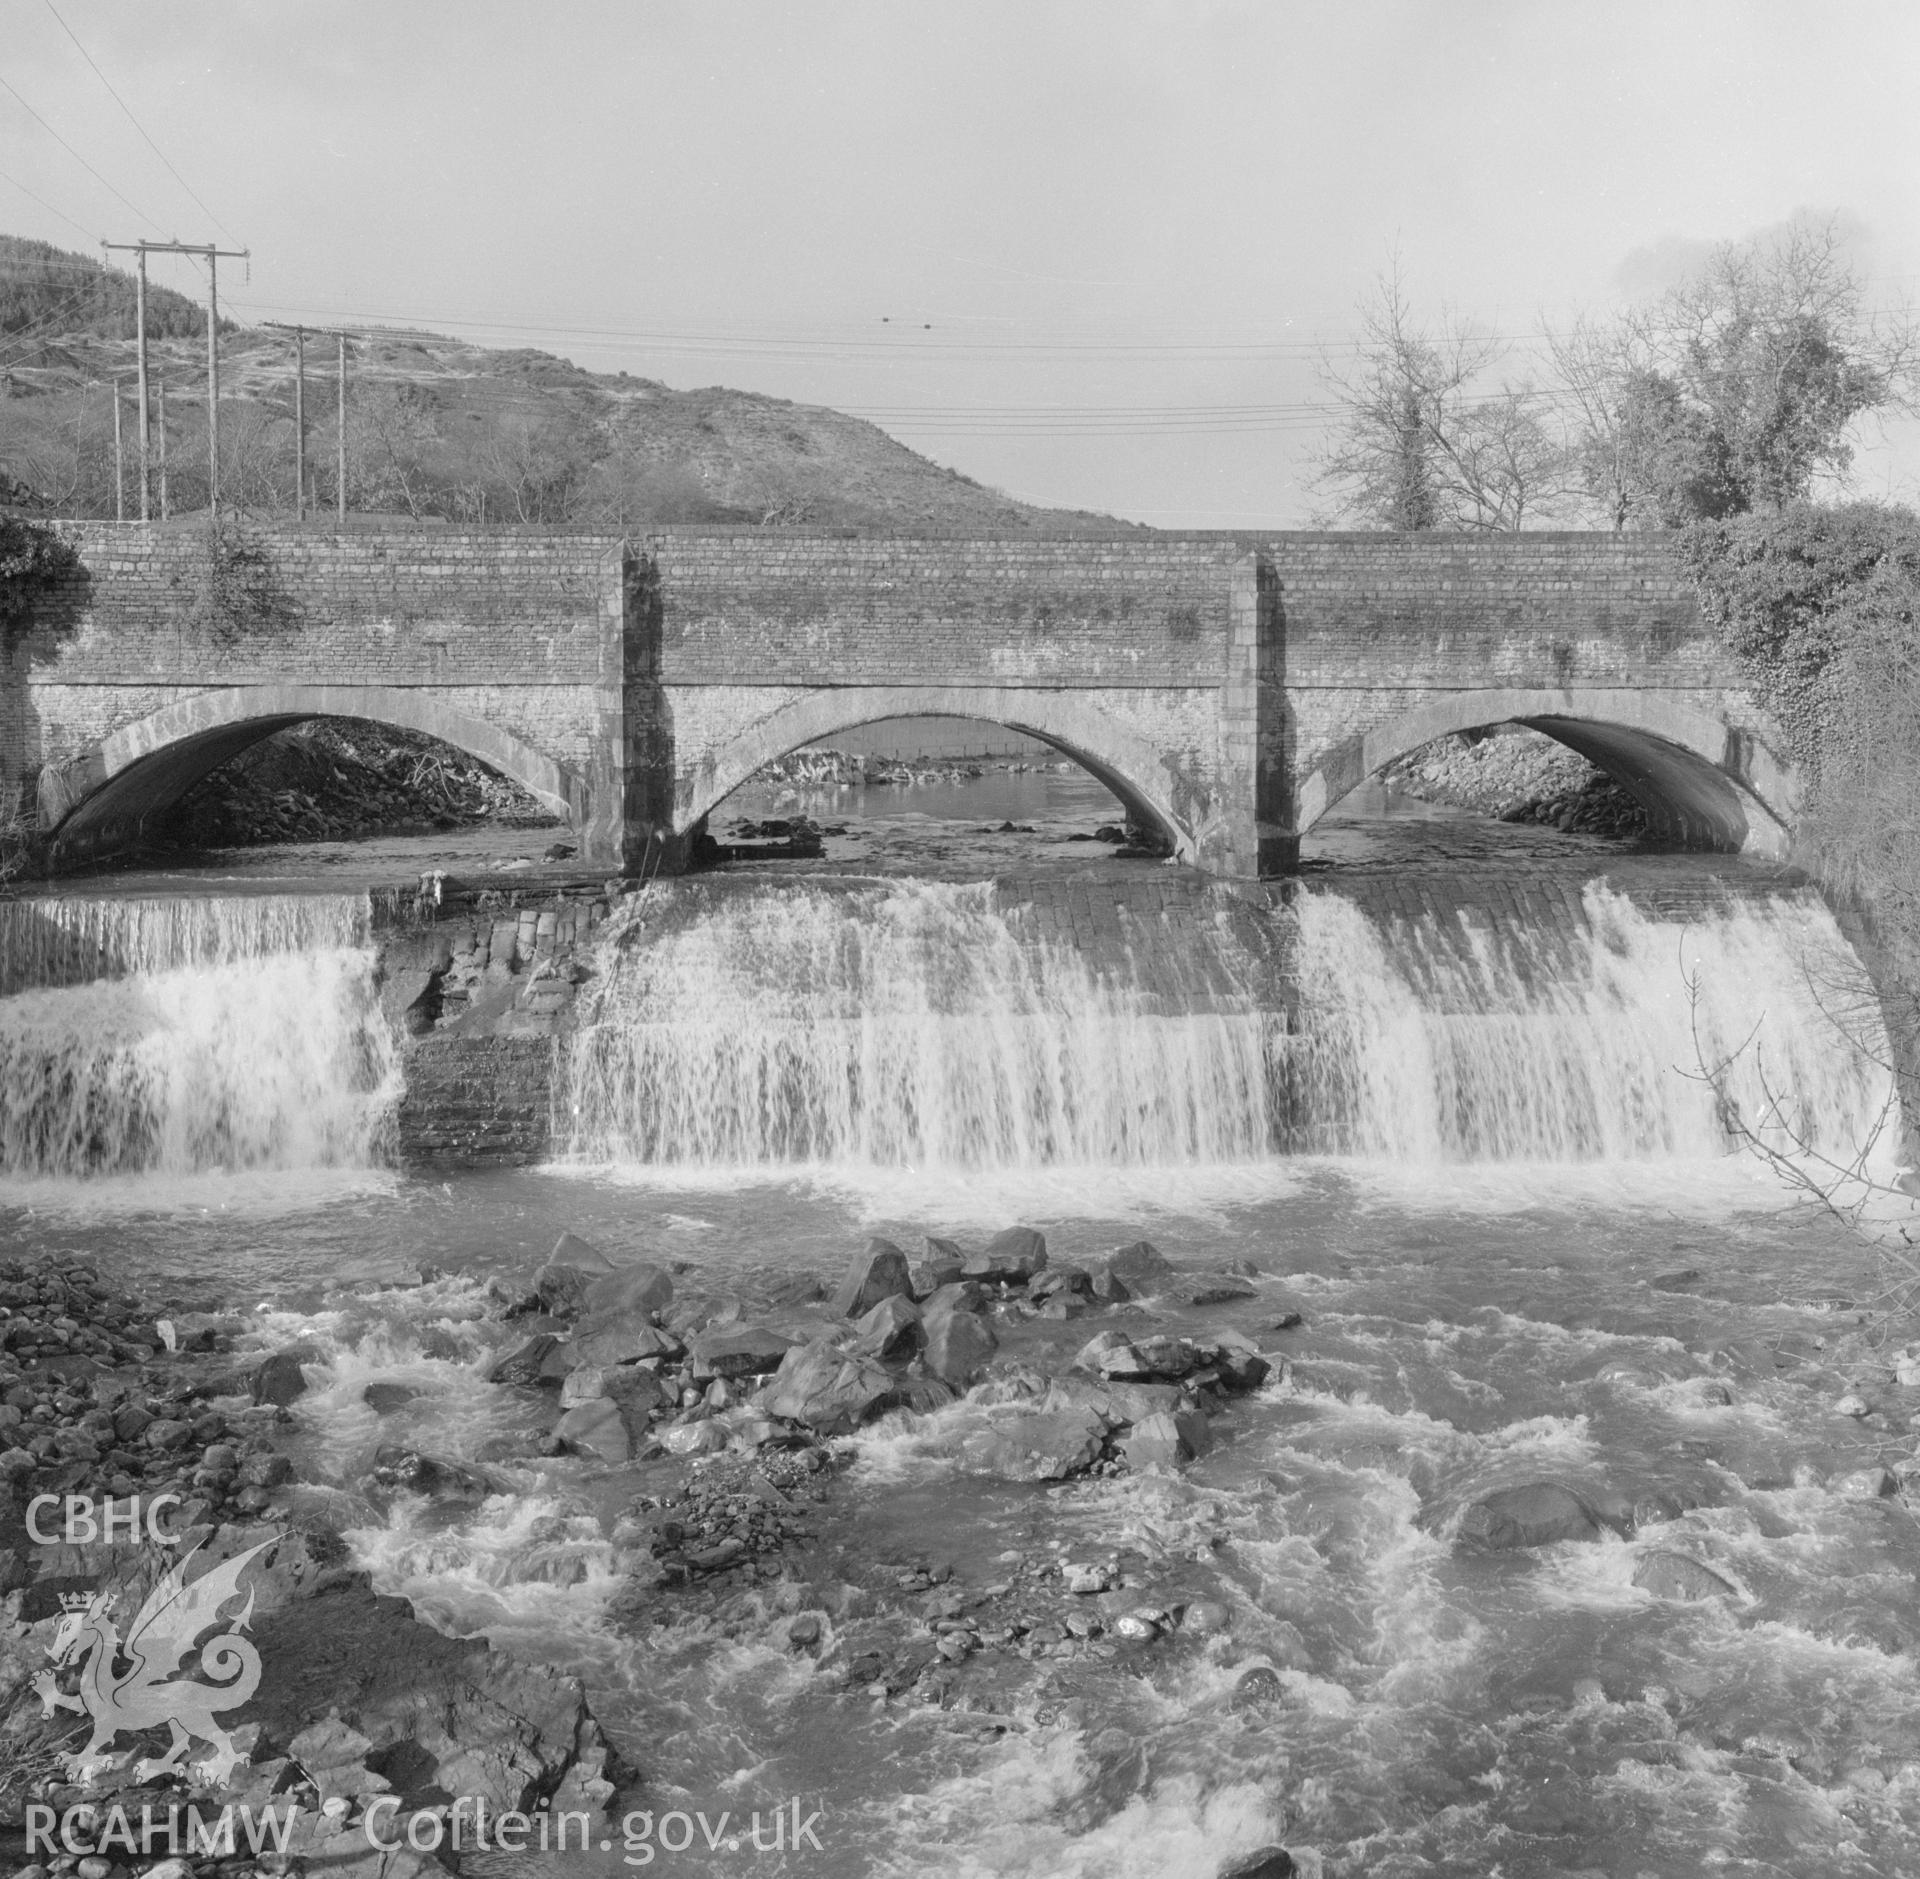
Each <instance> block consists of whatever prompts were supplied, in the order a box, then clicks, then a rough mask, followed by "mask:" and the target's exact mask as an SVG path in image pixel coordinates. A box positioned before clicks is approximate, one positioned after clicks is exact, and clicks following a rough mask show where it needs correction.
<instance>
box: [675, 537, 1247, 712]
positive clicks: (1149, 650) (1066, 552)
mask: <svg viewBox="0 0 1920 1879" xmlns="http://www.w3.org/2000/svg"><path fill="white" fill-rule="evenodd" d="M646 549H647V551H648V552H650V554H651V556H652V560H653V566H654V570H655V576H656V578H657V580H658V584H659V585H658V599H659V607H660V618H661V621H662V635H661V655H660V658H661V663H660V677H661V678H662V679H663V680H664V681H665V682H666V683H668V684H673V685H699V684H710V685H734V684H738V683H739V682H740V681H741V680H742V679H744V678H749V677H750V678H751V679H753V680H754V681H755V682H757V683H759V684H763V685H764V684H780V683H788V684H806V685H821V684H827V685H832V684H856V685H928V684H933V685H995V686H1000V685H1050V684H1051V685H1059V684H1069V685H1099V686H1113V685H1150V686H1182V685H1192V684H1206V683H1214V684H1217V683H1218V682H1219V681H1220V680H1221V679H1222V678H1223V677H1224V676H1225V670H1226V663H1225V661H1226V635H1227V607H1228V598H1229V595H1228V583H1229V578H1230V576H1231V573H1232V569H1233V565H1234V563H1235V562H1236V561H1238V560H1239V559H1240V558H1241V557H1242V556H1243V555H1244V554H1245V552H1246V550H1245V549H1244V548H1243V547H1242V546H1240V544H1238V543H1237V542H1235V541H1233V540H1232V539H1231V538H1224V537H1220V536H1209V537H1191V536H1169V537H1153V536H1149V537H1138V536H1134V537H1126V538H1122V539H1117V540H1113V541H1098V540H1061V541H1046V540H1034V539H1031V538H1027V539H981V540H942V539H938V538H934V539H927V540H907V539H898V538H885V537H882V538H866V539H856V538H846V537H836V536H809V535H793V536H787V535H769V534H768V533H766V532H764V531H756V532H754V533H746V534H732V535H725V534H698V535H697V534H692V533H680V532H666V533H662V534H660V535H658V536H655V537H653V538H652V539H651V540H650V541H649V542H648V543H647V544H646Z"/></svg>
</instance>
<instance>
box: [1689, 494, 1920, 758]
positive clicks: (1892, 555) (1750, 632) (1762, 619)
mask: <svg viewBox="0 0 1920 1879" xmlns="http://www.w3.org/2000/svg"><path fill="white" fill-rule="evenodd" d="M1680 557H1681V561H1682V563H1683V565H1684V566H1685V568H1686V571H1687V573H1688V575H1689V576H1690V577H1691V579H1692V580H1693V582H1694V584H1695V586H1696V587H1697V588H1698V590H1699V593H1700V597H1701V606H1702V609H1703V610H1704V612H1705V614H1706V616H1707V619H1708V622H1709V624H1711V625H1712V627H1713V628H1714V630H1715V632H1716V633H1718V634H1719V636H1720V638H1721V640H1722V642H1723V643H1724V644H1725V645H1727V646H1728V647H1729V648H1730V649H1731V650H1732V651H1733V652H1734V653H1735V654H1736V655H1737V656H1738V657H1739V659H1740V661H1741V663H1742V665H1743V666H1744V668H1745V670H1746V676H1747V682H1748V684H1749V686H1750V687H1751V688H1752V690H1753V692H1754V695H1755V696H1756V697H1757V698H1758V699H1759V700H1760V702H1761V703H1762V704H1764V705H1765V706H1766V707H1767V709H1768V710H1769V711H1770V712H1771V713H1772V714H1773V716H1774V718H1775V720H1776V721H1777V722H1778V723H1779V724H1780V725H1781V726H1782V727H1783V728H1784V729H1785V731H1786V733H1787V735H1788V737H1789V738H1790V739H1791V740H1792V743H1793V747H1794V755H1795V757H1796V758H1797V759H1798V760H1799V761H1800V762H1801V763H1802V764H1803V765H1805V766H1806V767H1807V769H1808V770H1809V771H1810V772H1817V771H1818V770H1819V769H1820V767H1821V762H1822V758H1823V756H1824V755H1825V754H1827V753H1828V751H1829V750H1830V749H1831V748H1832V747H1834V746H1836V745H1843V744H1845V743H1846V742H1847V741H1849V738H1850V735H1851V728H1852V727H1851V720H1852V718H1853V716H1854V715H1855V707H1856V706H1857V703H1858V697H1857V694H1858V687H1859V679H1860V671H1861V666H1862V662H1863V661H1866V662H1871V663H1872V664H1873V665H1875V666H1881V667H1884V666H1887V665H1891V666H1893V667H1895V668H1898V667H1901V666H1906V665H1909V664H1910V663H1911V662H1912V660H1913V658H1914V655H1915V653H1916V652H1917V651H1920V515H1916V514H1915V513H1914V511H1912V510H1911V509H1905V508H1901V507H1899V506H1898V505H1896V504H1891V503H1873V502H1858V503H1845V504H1839V505H1836V506H1834V507H1831V508H1817V507H1815V506H1814V505H1812V504H1811V503H1802V504H1795V505H1793V506H1791V507H1788V508H1786V509H1781V510H1774V511H1765V512H1755V513H1753V514H1749V515H1741V516H1734V517H1731V518H1729V519H1727V520H1725V521H1719V522H1700V523H1696V524H1694V525H1693V526H1692V527H1690V528H1688V529H1686V530H1685V531H1683V533H1682V535H1681V537H1680Z"/></svg>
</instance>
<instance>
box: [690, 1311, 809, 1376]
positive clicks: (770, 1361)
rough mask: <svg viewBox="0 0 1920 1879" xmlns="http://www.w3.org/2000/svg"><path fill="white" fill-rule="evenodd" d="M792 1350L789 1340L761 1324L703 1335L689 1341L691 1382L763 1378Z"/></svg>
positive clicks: (776, 1368) (778, 1366) (777, 1367)
mask: <svg viewBox="0 0 1920 1879" xmlns="http://www.w3.org/2000/svg"><path fill="white" fill-rule="evenodd" d="M792 1348H793V1339H792V1338H790V1337H782V1336H781V1335H780V1333H779V1332H778V1331H769V1330H768V1329H766V1327H765V1326H764V1325H747V1326H744V1327H741V1328H739V1329H728V1330H724V1331H708V1332H706V1333H704V1334H703V1335H702V1336H700V1337H697V1338H695V1339H694V1340H693V1343H692V1344H691V1345H690V1346H689V1347H688V1355H689V1357H691V1359H692V1360H693V1380H694V1381H695V1382H696V1383H708V1382H711V1381H712V1380H713V1379H714V1378H715V1377H758V1376H765V1375H766V1374H767V1373H768V1372H770V1371H774V1370H778V1369H779V1368H780V1360H781V1359H782V1358H783V1357H785V1356H786V1354H787V1352H788V1351H790V1350H791V1349H792Z"/></svg>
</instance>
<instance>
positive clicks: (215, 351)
mask: <svg viewBox="0 0 1920 1879" xmlns="http://www.w3.org/2000/svg"><path fill="white" fill-rule="evenodd" d="M100 246H101V247H102V248H105V249H114V248H119V249H123V250H125V251H126V252H127V253H129V254H137V255H138V256H139V257H140V273H139V289H138V305H139V315H138V317H139V323H140V457H141V484H140V491H141V499H140V519H141V520H142V521H143V522H144V521H145V520H146V519H147V503H146V443H147V256H148V255H150V254H198V255H205V256H206V259H207V514H208V516H209V517H213V516H216V515H218V514H219V512H220V288H219V281H218V273H219V267H220V260H221V257H222V256H226V257H228V258H229V259H232V260H235V261H244V260H246V259H247V258H248V256H249V255H250V254H251V253H252V250H251V249H249V248H216V247H215V246H214V245H213V243H212V242H193V241H103V242H102V243H101V244H100Z"/></svg>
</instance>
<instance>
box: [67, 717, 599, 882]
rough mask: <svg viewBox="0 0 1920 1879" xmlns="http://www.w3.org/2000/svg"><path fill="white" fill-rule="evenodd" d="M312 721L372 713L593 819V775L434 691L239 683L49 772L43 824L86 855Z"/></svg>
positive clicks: (565, 810)
mask: <svg viewBox="0 0 1920 1879" xmlns="http://www.w3.org/2000/svg"><path fill="white" fill-rule="evenodd" d="M312 718H365V719H368V720H371V721H372V722H374V723H378V724H390V725H393V726H395V727H396V728H399V729H402V730H409V731H421V732H424V733H425V734H426V735H427V736H429V737H437V738H439V739H440V740H441V741H442V742H443V743H447V744H452V745H454V746H455V747H457V748H458V749H461V750H464V751H466V752H467V753H468V754H469V755H470V756H474V757H477V758H479V759H480V761H481V762H482V763H486V764H490V765H491V766H492V767H493V768H494V769H496V770H499V771H500V772H502V774H504V775H506V776H510V777H511V778H512V779H513V780H514V781H515V782H516V783H518V784H520V785H521V786H522V787H523V788H525V789H527V790H528V791H530V792H531V793H532V794H533V795H534V796H536V797H537V798H538V799H539V800H540V801H541V802H543V803H545V804H546V805H547V806H548V807H549V808H551V809H553V810H555V811H556V812H557V813H559V814H561V815H564V816H565V817H566V818H567V820H568V821H569V822H570V823H571V824H572V825H573V826H574V827H575V828H576V829H578V828H583V827H584V826H585V825H586V821H587V817H588V811H589V806H590V805H589V801H588V791H587V788H586V785H585V784H584V782H583V781H582V780H581V779H580V778H579V777H578V776H577V775H575V774H574V773H573V772H572V771H571V770H570V769H568V768H567V767H566V766H565V765H564V764H561V763H557V762H556V761H555V760H554V759H553V758H551V757H548V756H546V755H544V754H543V753H542V752H540V751H538V750H535V749H534V748H533V746H532V745H530V744H528V743H526V742H525V741H524V740H523V739H521V738H519V737H516V736H515V735H514V734H513V733H512V732H511V731H506V730H503V729H502V728H501V727H500V726H499V725H497V724H491V723H488V722H487V721H486V720H485V719H483V718H476V717H473V716H471V715H470V714H468V713H466V712H463V711H459V710H456V709H454V708H453V707H451V706H449V705H448V704H446V703H444V702H443V701H441V700H439V699H437V698H435V697H433V696H432V695H431V694H429V693H425V692H422V691H420V690H417V689H413V688H410V687H406V686H392V685H235V686H228V687H225V688H223V689H221V690H218V691H210V692H200V693H197V694H195V695H194V696H193V697H191V698H183V699H180V700H178V701H176V702H175V703H173V704H170V705H165V706H163V707H162V708H161V709H160V710H158V711H155V712H152V713H150V714H149V715H148V716H146V717H144V718H139V719H136V720H135V721H134V722H133V723H131V724H125V725H122V726H121V727H120V728H119V729H118V730H117V731H115V732H113V733H112V734H111V735H110V736H108V737H107V738H105V739H103V740H102V742H101V743H100V744H98V745H97V746H96V747H95V748H94V749H93V750H91V751H89V752H87V753H86V755H84V756H82V757H78V758H75V759H72V760H71V761H69V762H67V763H64V764H59V765H56V766H50V767H49V768H48V769H47V770H46V771H44V772H43V773H42V775H41V779H40V805H39V806H40V823H41V826H42V828H44V829H47V830H49V831H50V832H51V833H52V835H53V838H54V844H55V847H56V850H58V851H64V852H65V853H67V854H69V855H72V854H84V853H87V852H89V851H92V850H95V849H99V848H101V847H105V846H111V845H113V844H115V843H117V842H120V841H123V840H125V839H127V838H128V837H129V835H131V834H133V833H137V831H138V830H139V828H140V826H141V825H142V824H143V823H144V822H145V821H146V819H147V818H148V817H149V816H151V815H153V814H154V813H155V812H156V811H158V810H161V809H165V808H166V807H167V806H168V805H169V804H171V803H174V802H176V801H178V800H179V798H180V797H181V796H183V795H184V794H185V793H186V792H187V791H188V790H189V789H191V788H192V787H193V785H194V784H195V783H197V782H199V780H200V779H201V778H202V777H203V776H205V775H207V773H208V772H209V771H212V770H216V769H218V768H219V767H220V765H221V764H223V763H225V762H226V761H227V760H228V759H229V758H231V757H235V756H238V755H239V753H240V752H241V751H243V750H245V749H246V748H247V747H248V746H249V745H252V744H256V743H258V742H259V741H260V740H261V739H262V738H263V737H268V736H271V735H272V733H273V732H275V731H283V730H286V729H287V728H288V727H289V726H291V725H295V724H302V723H305V722H307V721H308V720H309V719H312Z"/></svg>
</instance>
